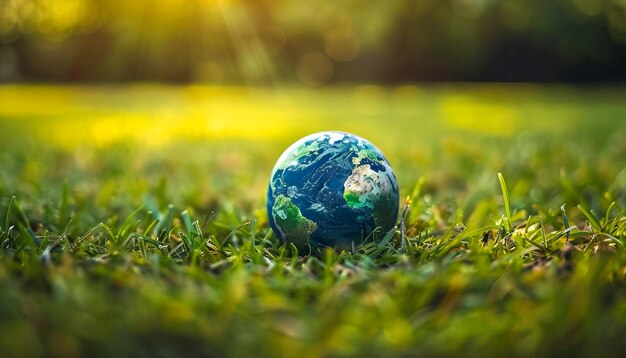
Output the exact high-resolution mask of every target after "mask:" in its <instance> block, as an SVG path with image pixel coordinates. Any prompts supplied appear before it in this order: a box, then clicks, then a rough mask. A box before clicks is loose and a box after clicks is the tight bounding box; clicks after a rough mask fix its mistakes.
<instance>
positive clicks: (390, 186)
mask: <svg viewBox="0 0 626 358" xmlns="http://www.w3.org/2000/svg"><path fill="white" fill-rule="evenodd" d="M398 205H399V193H398V182H397V180H396V176H395V174H394V173H393V170H392V169H391V166H390V165H389V162H388V161H387V159H385V157H384V156H383V154H382V153H381V152H380V150H379V149H378V148H376V147H375V146H374V145H373V144H372V143H370V142H368V141H367V140H365V139H363V138H361V137H358V136H355V135H353V134H349V133H342V132H322V133H316V134H312V135H309V136H307V137H304V138H302V139H300V140H298V141H297V142H295V143H294V144H292V145H291V146H290V147H289V148H287V150H285V152H284V153H283V154H282V155H281V156H280V158H279V159H278V161H277V162H276V165H275V166H274V169H273V170H272V176H271V179H270V183H269V188H268V191H267V213H268V216H269V222H270V225H271V227H272V229H273V230H274V233H275V234H276V236H277V237H279V238H280V240H281V241H282V242H284V243H293V244H295V245H296V247H298V248H301V249H302V248H306V247H311V248H322V247H334V248H336V249H348V248H350V247H351V246H352V243H355V244H360V243H361V242H362V241H363V240H364V239H365V238H366V237H368V235H370V234H371V233H372V232H373V231H374V230H375V229H377V228H378V229H379V230H380V231H381V232H387V231H389V230H390V229H392V228H393V226H394V225H395V224H396V221H397V219H398Z"/></svg>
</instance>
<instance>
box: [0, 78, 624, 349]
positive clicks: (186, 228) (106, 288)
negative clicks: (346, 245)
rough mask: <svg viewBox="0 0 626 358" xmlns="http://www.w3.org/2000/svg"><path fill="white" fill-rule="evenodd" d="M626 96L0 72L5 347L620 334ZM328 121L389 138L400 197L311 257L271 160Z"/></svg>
mask: <svg viewBox="0 0 626 358" xmlns="http://www.w3.org/2000/svg"><path fill="white" fill-rule="evenodd" d="M624 98H626V90H624V89H621V88H603V87H587V88H577V87H565V86H557V85H545V86H539V85H530V84H527V85H523V84H518V85H504V84H502V85H496V84H485V85H461V84H456V85H455V84H447V85H436V86H434V85H433V86H414V85H405V86H397V87H380V86H371V85H369V86H338V87H331V88H326V89H320V90H312V89H303V88H300V87H293V88H266V89H250V88H239V87H213V86H185V87H175V86H157V85H151V84H137V85H128V86H116V85H110V86H46V85H19V86H9V85H5V86H0V352H2V356H4V357H23V356H41V355H50V356H59V357H72V356H87V355H89V356H107V357H110V356H151V357H152V356H179V355H180V356H182V355H184V356H219V357H221V356H272V357H276V356H284V357H292V356H296V357H318V356H333V357H335V356H390V355H400V356H416V355H422V356H448V355H463V356H505V355H506V356H524V357H541V356H554V355H557V356H566V355H572V356H619V355H620V352H622V351H623V350H624V349H626V341H625V340H624V336H625V335H626V248H624V244H625V243H626V217H625V216H624V207H626V101H624ZM329 129H334V130H343V131H348V132H352V133H355V134H358V135H360V136H363V137H365V138H367V139H369V140H370V141H372V142H373V143H374V144H376V145H377V146H378V147H379V148H380V149H381V150H382V151H383V153H385V155H386V157H387V158H388V159H389V161H390V163H391V165H392V167H393V168H394V170H395V172H396V175H397V177H398V182H399V185H400V193H401V197H402V198H403V202H402V205H401V210H402V212H403V215H402V218H403V219H402V220H401V221H400V222H399V223H398V225H397V228H396V229H394V230H392V231H391V232H389V233H377V234H375V235H374V240H373V242H370V243H367V244H365V245H363V246H360V247H358V246H356V247H355V248H354V249H353V250H352V251H351V252H341V253H338V252H334V251H332V250H325V251H320V252H315V253H313V254H312V255H307V256H300V255H298V252H297V251H296V250H295V249H294V248H293V247H289V246H285V245H281V244H280V243H279V242H278V241H277V239H276V238H275V236H274V235H273V234H272V233H271V231H270V230H269V226H268V220H267V214H266V212H265V193H266V190H267V184H268V180H269V175H270V172H271V169H272V166H273V164H274V162H275V160H276V159H277V158H278V156H279V155H280V154H281V152H282V151H283V150H284V149H285V148H286V147H287V146H288V145H289V144H290V143H292V142H293V141H295V140H297V139H298V138H300V137H302V136H304V135H306V134H309V133H312V132H317V131H322V130H329ZM499 173H501V175H499ZM404 198H406V200H405V199H404Z"/></svg>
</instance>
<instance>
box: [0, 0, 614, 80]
mask: <svg viewBox="0 0 626 358" xmlns="http://www.w3.org/2000/svg"><path fill="white" fill-rule="evenodd" d="M625 63H626V1H624V0H551V1H542V0H397V1H368V2H364V1H354V0H335V1H287V0H189V1H185V0H158V1H148V0H134V1H125V0H0V81H4V82H16V81H35V82H48V81H63V82H102V81H104V82H124V81H166V82H208V83H214V84H242V85H253V86H272V85H275V84H277V83H285V82H287V83H297V84H304V85H311V86H317V85H323V84H328V83H343V82H350V83H354V82H375V83H403V82H415V81H420V82H423V81H533V82H536V81H541V82H564V81H566V82H597V81H602V82H616V81H623V80H625V79H626V65H625Z"/></svg>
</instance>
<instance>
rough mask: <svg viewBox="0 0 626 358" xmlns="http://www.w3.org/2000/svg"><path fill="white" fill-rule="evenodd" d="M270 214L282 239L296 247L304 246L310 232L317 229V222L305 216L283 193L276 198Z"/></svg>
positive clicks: (307, 241)
mask: <svg viewBox="0 0 626 358" xmlns="http://www.w3.org/2000/svg"><path fill="white" fill-rule="evenodd" d="M272 216H273V218H274V221H275V222H276V226H278V228H279V230H280V232H281V237H282V239H283V240H285V241H287V242H290V243H293V244H294V245H296V247H303V246H306V245H307V244H308V243H309V239H310V237H311V234H312V233H313V232H314V231H315V230H316V229H317V224H315V223H314V222H313V221H311V220H309V219H307V218H305V217H304V216H303V215H302V212H300V209H299V208H298V207H297V206H295V205H294V204H293V202H292V201H291V199H289V198H288V197H286V196H284V195H279V196H278V197H277V198H276V202H275V203H274V206H273V207H272Z"/></svg>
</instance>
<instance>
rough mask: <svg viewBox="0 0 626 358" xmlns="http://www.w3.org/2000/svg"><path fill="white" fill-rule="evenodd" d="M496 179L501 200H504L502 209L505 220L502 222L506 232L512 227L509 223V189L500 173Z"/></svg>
mask: <svg viewBox="0 0 626 358" xmlns="http://www.w3.org/2000/svg"><path fill="white" fill-rule="evenodd" d="M498 180H499V181H500V188H501V189H502V200H503V201H504V211H505V213H506V221H505V222H504V224H505V228H506V230H507V232H510V231H511V230H512V229H513V225H512V223H511V209H510V207H509V191H508V190H507V188H506V183H505V182H504V177H503V176H502V173H498Z"/></svg>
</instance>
